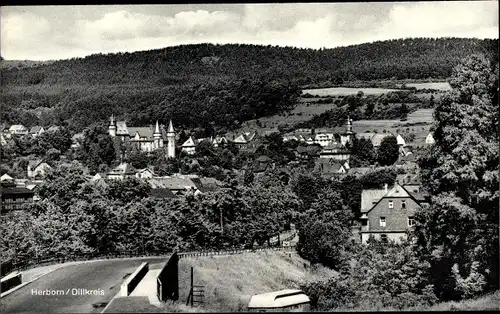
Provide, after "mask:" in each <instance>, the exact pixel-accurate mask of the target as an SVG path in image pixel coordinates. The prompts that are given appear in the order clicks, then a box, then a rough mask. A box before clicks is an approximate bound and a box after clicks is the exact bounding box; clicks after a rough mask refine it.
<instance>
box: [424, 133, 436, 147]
mask: <svg viewBox="0 0 500 314" xmlns="http://www.w3.org/2000/svg"><path fill="white" fill-rule="evenodd" d="M435 142H436V141H435V140H434V136H433V134H432V132H429V134H427V137H426V138H425V144H428V145H431V144H434V143H435Z"/></svg>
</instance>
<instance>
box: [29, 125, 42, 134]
mask: <svg viewBox="0 0 500 314" xmlns="http://www.w3.org/2000/svg"><path fill="white" fill-rule="evenodd" d="M41 129H42V127H41V126H39V125H35V126H32V127H31V128H30V133H36V132H38V131H40V130H41Z"/></svg>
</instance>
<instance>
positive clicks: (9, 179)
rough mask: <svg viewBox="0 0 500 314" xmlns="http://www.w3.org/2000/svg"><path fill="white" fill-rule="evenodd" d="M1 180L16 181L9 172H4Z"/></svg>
mask: <svg viewBox="0 0 500 314" xmlns="http://www.w3.org/2000/svg"><path fill="white" fill-rule="evenodd" d="M0 181H1V182H4V181H14V178H13V177H11V176H9V175H8V174H4V175H2V176H1V177H0Z"/></svg>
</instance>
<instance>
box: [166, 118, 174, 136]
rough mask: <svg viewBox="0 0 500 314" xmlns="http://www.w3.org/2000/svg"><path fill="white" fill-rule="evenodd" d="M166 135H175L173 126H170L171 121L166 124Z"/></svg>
mask: <svg viewBox="0 0 500 314" xmlns="http://www.w3.org/2000/svg"><path fill="white" fill-rule="evenodd" d="M167 133H175V131H174V126H173V125H172V120H170V122H169V123H168V130H167Z"/></svg>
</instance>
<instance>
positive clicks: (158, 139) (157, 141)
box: [153, 120, 162, 149]
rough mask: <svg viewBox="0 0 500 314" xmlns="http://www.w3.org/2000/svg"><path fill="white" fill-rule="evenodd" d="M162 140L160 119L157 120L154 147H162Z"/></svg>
mask: <svg viewBox="0 0 500 314" xmlns="http://www.w3.org/2000/svg"><path fill="white" fill-rule="evenodd" d="M160 142H161V132H160V126H159V125H158V120H156V127H155V131H154V133H153V149H158V148H160V147H161V146H162V145H161V144H160Z"/></svg>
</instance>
